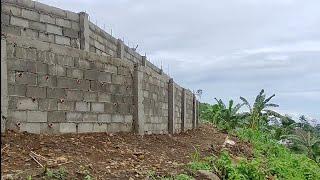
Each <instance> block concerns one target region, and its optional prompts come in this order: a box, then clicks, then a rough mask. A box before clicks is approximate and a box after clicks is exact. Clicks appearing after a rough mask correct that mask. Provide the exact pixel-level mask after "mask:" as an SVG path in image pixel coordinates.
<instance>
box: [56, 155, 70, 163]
mask: <svg viewBox="0 0 320 180" xmlns="http://www.w3.org/2000/svg"><path fill="white" fill-rule="evenodd" d="M56 161H57V163H66V162H67V161H68V159H67V158H65V157H62V156H61V157H58V158H57V159H56Z"/></svg>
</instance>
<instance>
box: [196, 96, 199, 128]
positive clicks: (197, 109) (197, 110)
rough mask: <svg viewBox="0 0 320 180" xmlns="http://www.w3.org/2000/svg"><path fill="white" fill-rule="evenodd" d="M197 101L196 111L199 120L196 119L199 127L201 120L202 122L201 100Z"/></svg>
mask: <svg viewBox="0 0 320 180" xmlns="http://www.w3.org/2000/svg"><path fill="white" fill-rule="evenodd" d="M196 101H197V108H196V112H197V121H196V127H199V122H200V111H199V109H200V101H198V100H196Z"/></svg>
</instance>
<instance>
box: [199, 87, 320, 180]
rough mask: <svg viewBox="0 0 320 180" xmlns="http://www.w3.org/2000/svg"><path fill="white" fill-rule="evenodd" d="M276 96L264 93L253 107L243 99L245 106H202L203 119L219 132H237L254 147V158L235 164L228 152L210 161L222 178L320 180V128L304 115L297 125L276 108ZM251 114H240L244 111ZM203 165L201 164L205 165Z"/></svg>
mask: <svg viewBox="0 0 320 180" xmlns="http://www.w3.org/2000/svg"><path fill="white" fill-rule="evenodd" d="M274 97H275V95H274V94H273V95H272V96H269V97H267V96H266V94H265V92H264V90H261V91H260V93H259V94H258V95H257V96H256V98H255V101H254V102H253V104H252V105H251V104H250V103H249V101H248V100H247V99H246V98H244V97H240V101H241V102H242V103H241V104H236V105H234V102H233V100H230V101H229V103H228V106H226V105H225V104H224V103H223V102H222V100H217V99H215V100H216V101H217V103H216V104H213V105H210V104H205V105H201V106H202V107H201V108H200V113H201V114H200V117H201V119H202V120H204V121H206V122H210V123H213V124H215V125H216V126H217V127H218V128H219V129H222V130H227V131H229V132H230V133H234V134H235V135H237V136H238V137H240V138H241V139H242V140H245V141H249V142H250V143H251V144H252V145H253V151H254V157H253V158H252V159H250V160H248V159H247V158H246V157H242V158H241V160H240V161H238V162H235V161H233V160H232V156H231V155H229V154H228V153H227V152H221V154H220V155H219V156H217V157H216V156H214V158H213V159H212V158H211V160H210V162H209V161H207V163H208V164H210V166H207V165H206V166H204V165H203V164H205V163H204V161H201V163H202V165H203V166H199V163H198V166H193V167H198V168H199V167H206V168H208V167H211V169H212V170H213V171H214V172H215V173H216V174H218V175H219V176H220V177H221V178H222V179H320V128H319V127H320V125H316V126H312V125H311V124H310V123H309V122H308V121H307V120H306V118H305V116H301V117H300V119H299V121H298V122H296V121H294V120H293V119H292V118H290V117H289V116H286V115H285V116H283V115H281V114H279V113H277V112H276V111H274V110H273V109H275V108H276V107H278V105H277V104H274V103H272V102H271V100H272V99H273V98H274ZM244 107H246V108H247V111H243V112H240V109H241V108H244ZM201 163H200V164H201Z"/></svg>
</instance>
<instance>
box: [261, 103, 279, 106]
mask: <svg viewBox="0 0 320 180" xmlns="http://www.w3.org/2000/svg"><path fill="white" fill-rule="evenodd" d="M264 107H279V105H278V104H273V103H269V104H265V105H264Z"/></svg>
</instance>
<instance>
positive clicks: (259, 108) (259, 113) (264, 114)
mask: <svg viewBox="0 0 320 180" xmlns="http://www.w3.org/2000/svg"><path fill="white" fill-rule="evenodd" d="M273 97H275V94H273V95H272V96H270V97H268V98H266V94H265V92H264V90H263V89H262V90H261V91H260V93H259V94H258V95H257V97H256V99H255V101H254V104H253V106H251V105H250V103H249V102H248V100H247V99H246V98H244V97H240V99H241V101H242V102H243V104H244V105H245V106H247V107H248V109H249V113H247V118H248V120H249V122H248V124H249V127H250V128H252V129H257V128H259V127H261V125H262V124H263V123H266V122H267V121H268V117H269V116H278V117H281V115H280V114H279V113H277V112H275V111H272V110H270V109H268V108H270V107H279V105H277V104H274V103H269V102H270V100H271V99H272V98H273Z"/></svg>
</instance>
